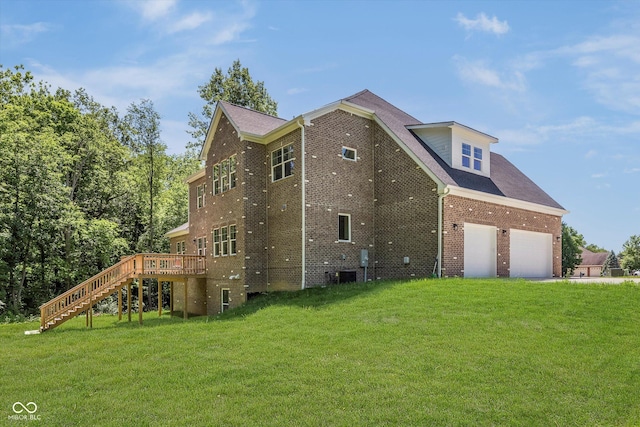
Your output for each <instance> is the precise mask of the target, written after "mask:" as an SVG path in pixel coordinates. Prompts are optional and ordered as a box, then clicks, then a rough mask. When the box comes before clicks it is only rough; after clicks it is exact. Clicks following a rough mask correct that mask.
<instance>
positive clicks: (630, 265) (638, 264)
mask: <svg viewBox="0 0 640 427" xmlns="http://www.w3.org/2000/svg"><path fill="white" fill-rule="evenodd" d="M620 265H621V266H622V268H625V269H628V270H630V271H635V270H640V235H633V236H631V237H629V240H627V241H626V242H625V243H624V245H622V252H620Z"/></svg>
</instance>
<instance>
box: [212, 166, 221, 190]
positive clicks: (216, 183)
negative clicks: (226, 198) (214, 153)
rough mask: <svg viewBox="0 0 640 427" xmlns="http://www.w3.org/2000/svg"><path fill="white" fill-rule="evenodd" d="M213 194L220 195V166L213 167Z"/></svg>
mask: <svg viewBox="0 0 640 427" xmlns="http://www.w3.org/2000/svg"><path fill="white" fill-rule="evenodd" d="M213 194H214V195H215V194H220V165H213Z"/></svg>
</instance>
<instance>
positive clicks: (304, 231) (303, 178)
mask: <svg viewBox="0 0 640 427" xmlns="http://www.w3.org/2000/svg"><path fill="white" fill-rule="evenodd" d="M297 125H298V126H299V127H300V146H301V147H300V175H301V176H300V187H301V190H300V191H301V192H302V197H301V200H302V203H301V204H302V224H301V227H302V233H301V234H302V281H301V284H300V288H301V289H304V288H305V281H306V276H307V272H306V266H307V255H306V236H307V221H306V206H307V197H306V175H305V162H304V151H305V141H304V122H302V123H300V122H297Z"/></svg>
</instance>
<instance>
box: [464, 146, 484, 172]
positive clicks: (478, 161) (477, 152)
mask: <svg viewBox="0 0 640 427" xmlns="http://www.w3.org/2000/svg"><path fill="white" fill-rule="evenodd" d="M472 148H473V150H472ZM471 151H473V169H474V170H477V171H480V172H482V148H479V147H471V145H470V144H465V143H464V142H463V143H462V166H464V167H465V168H469V169H471V160H472V156H471Z"/></svg>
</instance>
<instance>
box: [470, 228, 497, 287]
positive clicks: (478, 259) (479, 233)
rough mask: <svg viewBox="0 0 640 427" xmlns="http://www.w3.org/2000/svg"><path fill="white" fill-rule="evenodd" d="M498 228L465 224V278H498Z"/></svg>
mask: <svg viewBox="0 0 640 427" xmlns="http://www.w3.org/2000/svg"><path fill="white" fill-rule="evenodd" d="M496 254H497V248H496V228H495V227H492V226H488V225H480V224H470V223H468V222H465V224H464V277H496Z"/></svg>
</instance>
